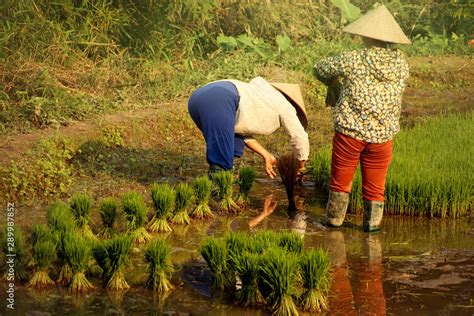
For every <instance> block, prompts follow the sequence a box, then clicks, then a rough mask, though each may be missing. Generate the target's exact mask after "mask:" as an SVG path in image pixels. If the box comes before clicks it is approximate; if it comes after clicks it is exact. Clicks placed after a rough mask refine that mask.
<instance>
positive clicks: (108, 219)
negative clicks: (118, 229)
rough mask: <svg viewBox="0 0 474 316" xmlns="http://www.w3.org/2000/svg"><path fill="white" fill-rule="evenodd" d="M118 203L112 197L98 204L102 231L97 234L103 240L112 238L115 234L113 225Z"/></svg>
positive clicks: (115, 219)
mask: <svg viewBox="0 0 474 316" xmlns="http://www.w3.org/2000/svg"><path fill="white" fill-rule="evenodd" d="M117 209H118V201H117V199H115V198H113V197H109V198H105V199H103V200H102V202H101V203H100V208H99V213H100V217H101V218H102V226H103V227H102V230H101V232H100V233H99V235H100V236H102V237H104V238H112V236H113V235H114V234H115V231H114V224H115V222H116V221H117V215H118V214H117Z"/></svg>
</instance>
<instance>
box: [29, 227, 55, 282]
mask: <svg viewBox="0 0 474 316" xmlns="http://www.w3.org/2000/svg"><path fill="white" fill-rule="evenodd" d="M35 227H36V228H35V231H34V232H33V234H32V236H31V237H32V238H31V239H32V240H34V243H33V265H34V271H35V272H34V274H33V276H32V277H31V279H30V281H29V282H28V286H29V287H36V288H43V287H47V286H49V285H54V281H53V280H51V278H50V277H49V275H48V270H49V268H50V266H51V264H52V263H53V261H54V259H55V257H56V238H55V237H54V235H53V234H52V233H51V232H50V231H48V230H47V229H46V228H44V227H43V228H39V226H35Z"/></svg>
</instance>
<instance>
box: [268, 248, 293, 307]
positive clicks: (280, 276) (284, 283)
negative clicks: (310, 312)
mask: <svg viewBox="0 0 474 316" xmlns="http://www.w3.org/2000/svg"><path fill="white" fill-rule="evenodd" d="M260 258H261V260H260V279H259V289H260V291H261V293H262V295H263V297H264V298H265V300H266V302H267V303H268V304H269V306H270V310H271V311H272V313H273V315H298V311H297V309H296V305H295V303H294V301H293V297H292V296H293V295H294V294H295V291H296V283H297V277H298V268H299V266H298V256H297V255H295V254H293V253H287V252H285V251H284V250H282V249H279V248H271V249H269V250H267V251H266V252H265V253H264V255H263V256H261V257H260Z"/></svg>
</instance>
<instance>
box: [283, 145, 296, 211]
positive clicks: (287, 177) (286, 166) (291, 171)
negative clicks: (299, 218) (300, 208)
mask: <svg viewBox="0 0 474 316" xmlns="http://www.w3.org/2000/svg"><path fill="white" fill-rule="evenodd" d="M298 169H299V160H298V159H297V158H296V156H295V155H294V154H289V155H284V156H282V157H280V158H279V159H278V172H279V173H280V177H281V181H282V182H283V185H284V186H285V190H286V195H287V197H288V211H293V212H294V211H296V210H297V207H296V202H295V186H296V178H297V177H298Z"/></svg>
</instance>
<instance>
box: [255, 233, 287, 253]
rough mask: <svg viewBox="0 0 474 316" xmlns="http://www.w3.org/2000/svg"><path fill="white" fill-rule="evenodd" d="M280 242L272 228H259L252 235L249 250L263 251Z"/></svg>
mask: <svg viewBox="0 0 474 316" xmlns="http://www.w3.org/2000/svg"><path fill="white" fill-rule="evenodd" d="M279 242H280V237H279V235H278V234H277V233H276V232H274V231H273V230H261V231H258V232H257V233H255V234H254V235H253V238H252V242H251V243H250V247H251V251H252V252H255V253H263V252H264V251H266V250H267V249H269V248H272V247H278V246H279Z"/></svg>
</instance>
